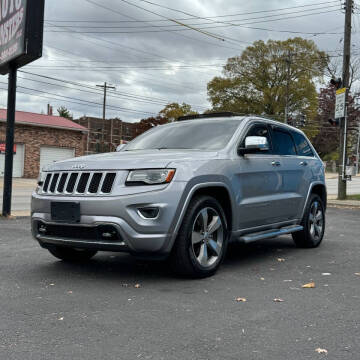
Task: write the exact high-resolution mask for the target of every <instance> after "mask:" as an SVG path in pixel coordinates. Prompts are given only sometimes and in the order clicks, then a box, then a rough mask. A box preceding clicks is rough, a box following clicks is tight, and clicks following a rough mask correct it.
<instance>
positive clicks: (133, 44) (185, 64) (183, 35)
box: [0, 0, 360, 121]
mask: <svg viewBox="0 0 360 360" xmlns="http://www.w3.org/2000/svg"><path fill="white" fill-rule="evenodd" d="M91 1H95V2H97V3H99V4H101V5H102V6H106V7H108V8H110V9H113V10H114V11H113V12H111V11H108V10H106V9H102V8H100V7H98V6H96V5H93V4H91V3H90V2H91ZM91 1H90V2H88V1H86V0H71V1H70V0H62V1H47V2H46V13H45V19H46V28H45V31H46V32H45V37H44V56H43V58H42V59H41V60H38V61H37V62H34V63H33V64H30V65H28V66H26V67H24V68H23V70H24V71H27V72H32V73H36V74H41V75H45V76H49V77H54V78H60V79H64V80H69V81H73V82H76V83H81V84H83V85H88V86H91V87H93V86H95V85H96V84H101V83H103V82H104V81H107V82H108V83H110V84H113V85H115V86H116V93H111V97H109V99H108V104H109V105H110V106H114V107H117V108H119V109H111V108H109V109H108V111H107V115H108V116H109V117H110V116H118V117H121V118H122V119H124V120H128V121H136V120H139V119H141V118H144V117H146V116H150V115H151V113H153V114H157V113H158V112H159V110H161V109H162V108H163V106H164V105H165V104H166V103H167V102H172V101H177V102H187V103H190V104H194V105H195V106H194V108H196V109H197V110H199V111H202V110H204V109H206V108H208V107H209V106H210V105H209V103H208V102H207V93H206V85H207V83H208V82H209V81H210V80H211V79H212V78H213V77H214V76H217V75H220V74H221V67H220V66H219V65H221V64H224V63H225V62H226V59H227V58H228V57H231V56H234V55H238V54H240V53H241V50H242V49H244V47H246V46H247V44H248V43H251V42H253V41H255V40H259V39H262V40H264V41H266V40H268V39H269V38H273V39H286V38H288V37H291V36H295V35H294V34H288V33H281V32H272V31H263V30H255V29H249V28H242V27H235V26H232V27H218V28H215V29H208V30H207V31H209V32H211V33H214V34H216V36H219V37H225V38H226V39H227V38H231V39H234V40H227V41H219V40H217V39H215V38H212V37H209V36H206V35H204V34H201V33H199V32H196V31H193V30H185V31H181V32H180V31H179V32H170V31H166V29H179V27H178V26H172V25H174V23H171V22H167V21H162V20H164V18H162V17H160V16H156V15H155V14H149V13H147V12H145V11H143V10H141V9H139V8H135V7H133V6H130V5H128V4H126V3H124V2H123V1H120V0H91ZM128 1H129V2H131V3H133V4H136V5H138V6H141V7H144V8H147V9H149V10H151V11H154V12H156V13H159V14H161V15H162V16H164V17H167V18H172V19H173V18H177V19H178V18H186V17H187V16H186V15H184V14H179V13H176V12H173V11H170V10H166V9H162V8H159V7H155V6H151V5H149V4H146V3H144V2H142V1H139V0H128ZM323 1H324V0H322V1H321V0H319V1H318V2H323ZM154 2H156V3H159V4H162V5H164V6H168V7H173V8H176V9H181V10H183V11H185V12H189V13H192V14H196V15H198V16H200V17H211V16H218V15H223V14H239V13H247V12H255V11H264V10H272V9H279V8H288V7H291V6H302V5H311V2H309V1H307V2H304V1H300V0H296V1H295V0H293V1H286V2H284V1H283V0H266V1H265V0H253V1H251V2H250V1H249V2H245V1H239V0H227V1H224V0H213V1H209V0H206V1H205V0H178V1H165V0H154ZM336 4H338V6H337V7H336V8H331V7H330V6H331V5H336ZM326 6H327V5H326V4H325V5H319V6H318V7H319V8H320V7H326ZM305 9H306V8H298V9H293V10H283V11H282V12H281V13H287V12H294V11H296V10H298V11H301V10H305ZM332 9H334V10H337V12H330V13H326V14H319V15H315V16H307V17H301V15H302V14H304V13H299V14H298V16H297V17H296V18H292V19H288V20H282V21H273V22H263V23H257V24H250V25H248V26H250V27H261V28H266V29H273V30H294V31H304V32H312V31H314V32H324V31H325V32H329V31H330V32H340V33H341V31H342V27H343V15H342V13H341V12H340V3H339V2H337V3H336V2H334V3H332V4H329V7H328V10H332ZM326 10H327V9H321V10H314V12H321V11H326ZM115 11H116V12H115ZM275 14H279V13H258V14H249V15H243V16H236V17H232V18H224V19H223V20H222V21H229V20H231V21H239V20H240V19H249V18H255V17H260V16H265V15H268V16H270V15H275ZM286 16H289V17H290V16H294V15H291V14H290V15H283V17H286ZM133 19H137V20H145V21H147V22H146V23H138V22H134V20H133ZM270 19H273V18H268V20H270ZM61 20H66V21H71V20H72V21H79V22H75V23H60V22H58V21H61ZM85 20H86V21H94V22H93V23H90V24H89V23H84V22H80V21H85ZM154 20H160V21H154ZM220 20H221V19H220ZM263 20H264V19H263ZM109 21H131V22H120V23H109ZM256 21H259V20H256V19H254V20H247V21H244V22H243V23H249V22H256ZM204 22H209V21H204V20H200V19H194V20H191V22H189V23H193V24H199V23H204ZM54 25H56V26H54ZM64 25H75V27H73V28H72V27H68V28H61V27H57V26H64ZM164 25H171V27H169V26H168V27H166V28H164V27H163V26H164ZM222 25H224V24H220V23H214V24H210V25H198V26H197V25H194V26H196V27H201V26H203V27H207V26H222ZM78 26H103V27H104V26H118V27H119V28H118V29H111V31H118V32H119V33H116V34H114V33H112V34H110V33H108V34H99V33H98V34H92V33H86V34H85V33H84V34H79V32H81V31H86V30H87V31H91V30H93V31H95V29H94V28H92V27H90V28H79V27H78ZM144 26H148V27H146V28H144ZM356 26H360V23H356V22H355V27H356ZM125 27H126V28H125ZM130 27H132V28H130ZM99 30H100V29H97V31H99ZM102 30H103V29H102ZM51 31H53V32H51ZM54 31H57V32H54ZM58 31H65V32H58ZM108 31H109V30H108ZM131 31H142V32H137V33H129V32H131ZM124 32H126V33H124ZM300 36H304V37H306V38H309V39H312V40H314V41H315V42H316V43H317V45H318V46H319V47H320V48H321V49H323V50H336V49H341V47H342V43H341V42H340V41H341V39H342V36H341V34H334V35H318V36H313V35H300ZM211 64H213V65H215V66H207V65H211ZM199 65H202V66H199ZM205 65H206V66H205ZM111 67H117V68H115V69H110V68H111ZM141 67H148V68H149V69H144V68H141ZM29 79H32V80H39V81H43V82H49V83H53V84H57V85H63V86H66V87H61V86H56V85H49V84H44V83H39V82H36V81H30V80H29ZM0 82H1V83H6V82H7V79H6V77H1V79H0ZM21 86H22V87H27V88H31V89H37V90H41V91H44V92H45V93H38V94H37V95H39V96H40V95H41V96H44V97H43V98H41V97H37V96H35V92H34V91H31V90H26V89H23V88H21ZM71 87H72V86H71V85H69V84H66V83H64V84H63V83H61V82H56V81H53V80H50V79H48V80H47V79H43V78H39V77H34V76H32V75H29V74H24V73H19V88H18V90H19V93H18V101H17V108H18V109H21V110H27V111H34V112H40V111H44V110H45V109H46V104H47V103H48V102H49V103H51V104H52V105H53V106H54V108H57V107H59V106H61V105H64V106H66V107H68V108H69V109H70V111H71V112H72V113H73V114H74V115H75V116H81V115H83V114H87V115H93V116H101V114H102V108H101V105H96V104H90V103H86V102H83V101H80V100H86V101H89V102H93V103H98V104H101V103H102V95H101V93H100V92H99V91H97V90H96V89H95V88H94V89H87V88H80V89H82V90H84V91H79V90H78V89H79V88H78V87H76V89H75V88H74V89H70V88H71ZM0 88H2V89H4V88H6V85H5V84H0ZM85 91H91V92H95V94H92V93H88V92H85ZM21 92H24V93H27V94H29V93H33V94H34V95H26V94H22V93H21ZM46 93H47V94H46ZM55 94H57V95H58V97H57V96H55ZM124 94H131V95H130V96H124ZM46 96H47V97H50V98H58V100H54V99H47V98H45V97H46ZM60 96H64V97H69V98H72V101H73V102H76V103H71V102H70V101H71V100H70V99H67V98H61V97H60ZM61 99H62V100H61ZM155 99H156V100H155ZM137 100H141V101H137ZM5 105H6V91H4V90H0V106H5ZM120 108H127V109H132V110H135V111H136V112H132V111H129V112H126V111H123V110H121V109H120Z"/></svg>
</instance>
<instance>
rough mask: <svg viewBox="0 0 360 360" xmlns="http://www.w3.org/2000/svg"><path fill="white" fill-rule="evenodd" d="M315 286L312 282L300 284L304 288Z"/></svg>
mask: <svg viewBox="0 0 360 360" xmlns="http://www.w3.org/2000/svg"><path fill="white" fill-rule="evenodd" d="M314 287H315V283H314V282H310V283H308V284H304V285H303V286H302V288H305V289H313V288H314Z"/></svg>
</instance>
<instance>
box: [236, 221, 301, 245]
mask: <svg viewBox="0 0 360 360" xmlns="http://www.w3.org/2000/svg"><path fill="white" fill-rule="evenodd" d="M303 229H304V227H303V226H301V225H291V226H285V227H282V228H280V229H272V230H266V231H260V232H257V233H252V234H245V235H242V236H241V237H240V239H239V240H240V241H243V242H245V243H250V242H253V241H257V240H263V239H270V238H273V237H275V236H280V235H285V234H291V233H293V232H296V231H301V230H303Z"/></svg>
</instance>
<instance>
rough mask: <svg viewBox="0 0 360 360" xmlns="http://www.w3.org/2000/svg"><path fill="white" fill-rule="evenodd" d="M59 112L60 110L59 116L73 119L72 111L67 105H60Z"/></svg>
mask: <svg viewBox="0 0 360 360" xmlns="http://www.w3.org/2000/svg"><path fill="white" fill-rule="evenodd" d="M57 112H58V114H59V116H61V117H64V118H66V119H70V120H72V119H73V117H72V115H71V114H70V111H69V110H68V109H67V108H66V107H65V106H60V107H59V108H58V109H57Z"/></svg>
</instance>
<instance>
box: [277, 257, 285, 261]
mask: <svg viewBox="0 0 360 360" xmlns="http://www.w3.org/2000/svg"><path fill="white" fill-rule="evenodd" d="M277 261H279V262H284V261H285V259H283V258H278V259H277Z"/></svg>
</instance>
